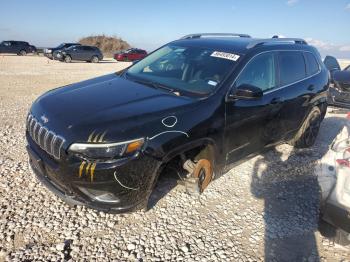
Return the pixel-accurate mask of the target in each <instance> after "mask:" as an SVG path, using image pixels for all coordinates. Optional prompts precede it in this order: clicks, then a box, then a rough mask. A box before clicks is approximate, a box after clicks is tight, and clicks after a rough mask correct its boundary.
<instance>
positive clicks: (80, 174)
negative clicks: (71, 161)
mask: <svg viewBox="0 0 350 262" xmlns="http://www.w3.org/2000/svg"><path fill="white" fill-rule="evenodd" d="M85 164H86V162H85V161H83V162H81V164H80V167H79V177H81V176H82V175H83V169H84V166H85Z"/></svg>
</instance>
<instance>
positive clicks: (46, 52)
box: [44, 43, 81, 59]
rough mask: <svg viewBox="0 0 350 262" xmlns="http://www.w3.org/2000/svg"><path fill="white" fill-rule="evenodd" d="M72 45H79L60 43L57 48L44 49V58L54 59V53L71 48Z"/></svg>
mask: <svg viewBox="0 0 350 262" xmlns="http://www.w3.org/2000/svg"><path fill="white" fill-rule="evenodd" d="M74 45H81V44H79V43H62V44H60V45H59V46H57V47H54V48H46V49H44V56H46V57H47V58H49V59H54V56H53V53H54V52H58V51H62V50H63V49H66V48H69V47H71V46H74Z"/></svg>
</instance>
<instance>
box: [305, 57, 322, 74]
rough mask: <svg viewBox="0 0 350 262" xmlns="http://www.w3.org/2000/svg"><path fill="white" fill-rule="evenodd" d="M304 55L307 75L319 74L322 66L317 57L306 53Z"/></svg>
mask: <svg viewBox="0 0 350 262" xmlns="http://www.w3.org/2000/svg"><path fill="white" fill-rule="evenodd" d="M304 55H305V61H306V71H307V74H308V75H309V76H311V75H314V74H316V73H318V71H319V70H320V65H319V64H318V62H317V59H316V57H315V56H314V55H313V54H312V53H310V52H305V53H304Z"/></svg>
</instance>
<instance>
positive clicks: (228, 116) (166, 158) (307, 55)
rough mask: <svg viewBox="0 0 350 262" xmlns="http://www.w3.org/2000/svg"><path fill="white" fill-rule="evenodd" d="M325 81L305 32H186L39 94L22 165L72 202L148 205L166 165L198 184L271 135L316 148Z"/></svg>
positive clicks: (118, 207)
mask: <svg viewBox="0 0 350 262" xmlns="http://www.w3.org/2000/svg"><path fill="white" fill-rule="evenodd" d="M328 85H329V74H328V71H327V69H326V68H325V66H324V64H323V63H322V61H321V57H320V55H319V53H318V52H317V50H316V49H315V48H314V47H311V46H309V45H308V44H307V43H306V42H305V41H304V40H302V39H294V38H288V39H278V38H273V39H253V38H250V37H249V36H248V35H244V34H194V35H188V36H185V37H183V38H182V39H179V40H176V41H173V42H171V43H169V44H166V45H164V46H162V47H160V48H159V49H157V50H156V51H154V52H152V53H151V54H150V55H148V56H147V57H146V58H144V59H143V60H141V61H139V62H137V63H135V64H134V65H132V66H131V67H129V68H127V69H125V70H123V71H122V72H118V73H113V74H109V75H105V76H101V77H97V78H94V79H91V80H87V81H83V82H80V83H76V84H72V85H68V86H65V87H61V88H58V89H54V90H51V91H48V92H47V93H45V94H43V95H42V96H40V97H39V98H38V99H37V100H36V101H35V102H34V103H33V105H32V107H31V109H30V112H29V114H28V118H27V128H26V137H27V141H28V146H27V150H28V153H29V159H30V165H31V167H32V169H33V170H34V173H35V174H36V175H37V177H38V178H39V179H40V180H41V181H42V183H44V184H45V185H46V186H47V187H48V188H49V189H50V190H52V191H53V192H54V193H56V194H57V195H58V196H60V197H61V198H62V199H64V200H65V201H66V202H68V203H70V204H72V205H76V204H83V205H86V206H88V207H91V208H94V209H97V210H103V211H109V212H115V213H118V212H126V211H132V210H135V209H139V208H144V207H146V206H147V202H148V198H149V196H150V194H151V192H152V189H153V188H154V186H155V183H156V181H157V178H158V175H159V174H160V172H161V171H162V170H163V168H165V167H166V166H167V165H168V164H169V163H174V162H176V163H177V165H178V167H179V169H181V170H182V171H184V172H183V174H185V175H184V179H191V181H194V182H195V183H196V185H197V189H198V190H199V191H200V192H202V191H203V190H204V189H205V187H206V186H207V185H208V184H209V182H210V181H211V180H212V179H214V178H215V177H218V175H220V174H223V173H224V172H226V171H227V170H229V168H230V167H232V165H233V164H235V163H238V162H239V161H242V160H243V159H246V158H248V157H251V156H252V155H256V154H258V153H259V152H261V151H262V150H265V149H268V148H270V147H272V146H275V145H276V144H279V143H284V142H288V143H291V144H293V145H295V146H297V147H310V146H312V145H313V143H314V142H315V139H316V136H317V134H318V130H319V126H320V123H321V121H322V119H323V117H324V115H325V113H326V108H327V104H326V100H327V88H328Z"/></svg>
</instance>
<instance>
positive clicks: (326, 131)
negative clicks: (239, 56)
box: [0, 56, 350, 261]
mask: <svg viewBox="0 0 350 262" xmlns="http://www.w3.org/2000/svg"><path fill="white" fill-rule="evenodd" d="M124 66H126V64H125V63H114V62H113V61H111V60H110V61H105V63H100V64H88V63H72V64H64V63H60V62H57V61H49V62H48V60H47V59H46V58H43V57H29V56H28V57H17V56H0V141H1V142H2V143H0V196H1V198H0V206H1V210H0V261H1V260H5V261H7V260H8V261H64V260H71V261H106V260H114V261H129V260H131V261H133V260H138V261H164V260H168V261H169V260H183V261H263V260H266V261H319V260H321V261H350V251H349V249H345V248H342V247H339V246H337V245H334V244H332V243H331V242H329V241H328V240H327V239H324V238H323V237H321V236H320V234H319V233H318V231H317V222H318V206H319V203H318V190H319V186H318V184H317V179H316V177H315V176H314V175H313V166H314V164H315V161H316V160H317V159H319V158H321V157H322V155H323V154H324V153H325V152H326V150H327V148H328V145H329V143H330V141H332V140H333V138H334V137H335V135H336V134H337V132H338V131H339V130H340V128H341V127H342V126H343V125H344V120H343V119H342V118H341V117H343V114H340V113H339V111H337V110H333V111H332V110H329V112H328V113H327V116H326V118H325V120H324V122H323V124H322V126H321V130H320V135H319V137H318V140H317V143H316V145H315V146H314V147H313V148H311V149H307V150H294V149H293V148H292V147H290V146H288V145H281V146H278V147H276V149H274V150H272V151H269V152H267V153H265V154H263V155H259V156H257V157H255V158H253V159H251V160H249V161H247V162H245V163H243V164H241V165H239V166H237V167H235V168H234V169H232V170H231V171H230V172H228V173H227V174H225V175H224V176H222V177H220V178H218V179H217V180H215V181H214V182H212V183H211V184H210V185H209V187H208V188H207V190H206V191H205V192H204V194H202V195H201V196H200V197H198V196H193V195H188V194H186V192H185V189H184V188H183V187H182V186H179V185H176V180H175V177H174V176H173V175H172V174H164V175H163V176H162V177H161V178H160V181H159V184H158V186H157V188H156V190H155V192H154V194H153V195H152V203H153V207H152V208H151V209H150V210H149V211H148V212H142V211H140V212H136V213H132V214H124V215H112V214H105V213H102V212H95V211H94V210H90V209H86V208H85V207H77V208H71V207H69V206H67V205H66V204H64V202H62V201H61V200H60V199H58V198H57V197H56V196H54V195H53V194H52V193H51V192H49V191H48V190H47V189H46V188H45V187H43V186H42V185H41V184H40V183H38V181H37V180H36V179H35V176H34V175H33V173H32V172H31V170H30V169H29V167H28V163H27V155H26V153H25V145H26V143H25V139H24V130H25V117H26V113H27V111H28V109H29V107H30V104H31V103H32V101H33V100H34V99H35V98H36V97H37V96H38V95H39V94H41V93H42V92H44V91H46V90H49V89H52V88H54V87H58V86H62V85H66V84H69V83H72V82H76V81H79V80H83V79H87V78H91V77H94V76H97V75H102V74H105V73H109V72H113V71H117V70H118V69H120V68H122V67H124Z"/></svg>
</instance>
